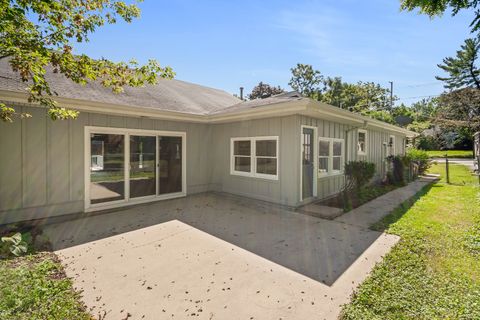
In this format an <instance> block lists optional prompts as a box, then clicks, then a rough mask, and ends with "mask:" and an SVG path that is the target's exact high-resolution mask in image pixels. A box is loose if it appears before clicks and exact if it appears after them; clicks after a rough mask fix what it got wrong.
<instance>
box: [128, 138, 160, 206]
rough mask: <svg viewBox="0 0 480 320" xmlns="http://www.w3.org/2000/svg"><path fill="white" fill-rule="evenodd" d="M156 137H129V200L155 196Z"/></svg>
mask: <svg viewBox="0 0 480 320" xmlns="http://www.w3.org/2000/svg"><path fill="white" fill-rule="evenodd" d="M156 141H157V139H156V137H151V136H132V135H131V136H130V198H138V197H146V196H153V195H155V194H156V191H157V189H156V188H157V187H156V181H157V180H156V165H155V164H156V161H157V160H156V159H157V156H156V154H157V150H156Z"/></svg>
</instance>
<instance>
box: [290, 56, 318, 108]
mask: <svg viewBox="0 0 480 320" xmlns="http://www.w3.org/2000/svg"><path fill="white" fill-rule="evenodd" d="M290 71H291V72H292V78H291V79H290V81H289V82H288V85H289V86H290V87H292V89H293V90H296V91H298V92H299V93H301V94H302V95H304V96H306V97H309V98H312V99H317V100H318V98H319V96H320V95H321V93H322V88H321V85H322V82H323V76H322V74H321V73H320V71H318V70H314V69H313V67H312V66H311V65H309V64H301V63H298V64H297V65H296V66H295V67H294V68H292V69H290Z"/></svg>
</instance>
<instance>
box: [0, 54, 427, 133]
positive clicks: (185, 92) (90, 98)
mask: <svg viewBox="0 0 480 320" xmlns="http://www.w3.org/2000/svg"><path fill="white" fill-rule="evenodd" d="M46 78H47V81H49V83H50V85H51V88H52V90H54V91H55V92H56V93H57V94H58V97H57V98H55V100H56V101H57V102H58V103H59V105H60V106H63V107H67V108H75V109H77V110H81V111H88V112H97V113H98V112H101V113H108V114H121V115H128V116H137V117H151V118H161V119H168V120H178V121H190V122H203V123H220V122H232V121H241V120H248V119H259V118H269V117H278V116H286V115H292V114H303V115H307V116H311V117H316V118H322V119H326V120H331V121H337V122H341V123H347V124H350V125H352V126H354V127H367V126H371V127H375V128H379V129H383V130H388V131H392V132H398V133H401V134H404V135H406V136H410V137H414V136H417V135H418V134H417V133H414V132H412V131H409V130H406V129H404V128H400V127H398V126H394V125H391V124H388V123H385V122H382V121H379V120H375V119H372V118H369V117H365V116H362V115H360V114H357V113H353V112H350V111H348V110H344V109H341V108H338V107H334V106H331V105H328V104H325V103H323V102H319V101H316V100H312V99H310V98H306V97H303V96H302V95H301V94H300V93H298V92H296V91H292V92H288V93H281V94H278V95H275V96H271V97H269V98H265V99H255V100H250V101H241V100H240V99H238V98H236V97H234V96H233V95H231V94H229V93H227V92H225V91H223V90H218V89H213V88H208V87H204V86H201V85H197V84H193V83H188V82H184V81H179V80H165V79H160V80H159V83H158V84H157V85H147V86H144V87H136V88H132V87H125V88H124V92H123V93H114V92H113V91H112V90H111V89H109V88H105V87H104V86H103V85H101V84H100V83H99V82H95V81H93V82H89V83H87V84H86V85H80V84H76V83H74V82H72V81H70V80H69V79H67V78H66V77H65V76H63V75H61V74H57V73H53V72H52V69H51V68H47V73H46ZM25 87H26V84H25V83H24V82H22V81H21V79H20V77H19V75H18V74H17V73H16V72H14V71H12V69H11V67H10V66H9V65H8V60H4V59H0V96H2V97H3V98H7V99H8V101H16V102H26V101H27V100H26V98H27V97H28V95H27V92H26V90H25Z"/></svg>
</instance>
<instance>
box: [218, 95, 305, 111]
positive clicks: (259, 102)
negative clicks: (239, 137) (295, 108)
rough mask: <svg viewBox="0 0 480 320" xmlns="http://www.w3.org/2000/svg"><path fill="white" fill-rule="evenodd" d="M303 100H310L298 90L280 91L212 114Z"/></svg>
mask: <svg viewBox="0 0 480 320" xmlns="http://www.w3.org/2000/svg"><path fill="white" fill-rule="evenodd" d="M301 100H304V101H305V100H309V99H308V98H305V97H304V96H302V95H301V94H300V93H298V92H297V91H291V92H286V93H280V94H277V95H274V96H271V97H268V98H264V99H254V100H249V101H243V102H239V103H237V104H234V105H232V106H230V107H228V108H225V109H221V110H217V111H213V112H211V114H227V113H231V112H236V111H243V110H249V109H254V108H260V107H264V106H269V105H272V104H279V103H285V102H292V101H301Z"/></svg>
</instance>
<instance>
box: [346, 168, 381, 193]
mask: <svg viewBox="0 0 480 320" xmlns="http://www.w3.org/2000/svg"><path fill="white" fill-rule="evenodd" d="M374 175H375V164H374V163H371V162H366V161H349V162H348V163H346V164H345V177H346V179H347V184H346V187H345V189H346V190H349V189H357V190H359V189H361V188H362V187H363V186H365V185H366V184H367V183H368V182H369V181H370V180H371V179H372V178H373V176H374Z"/></svg>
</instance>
